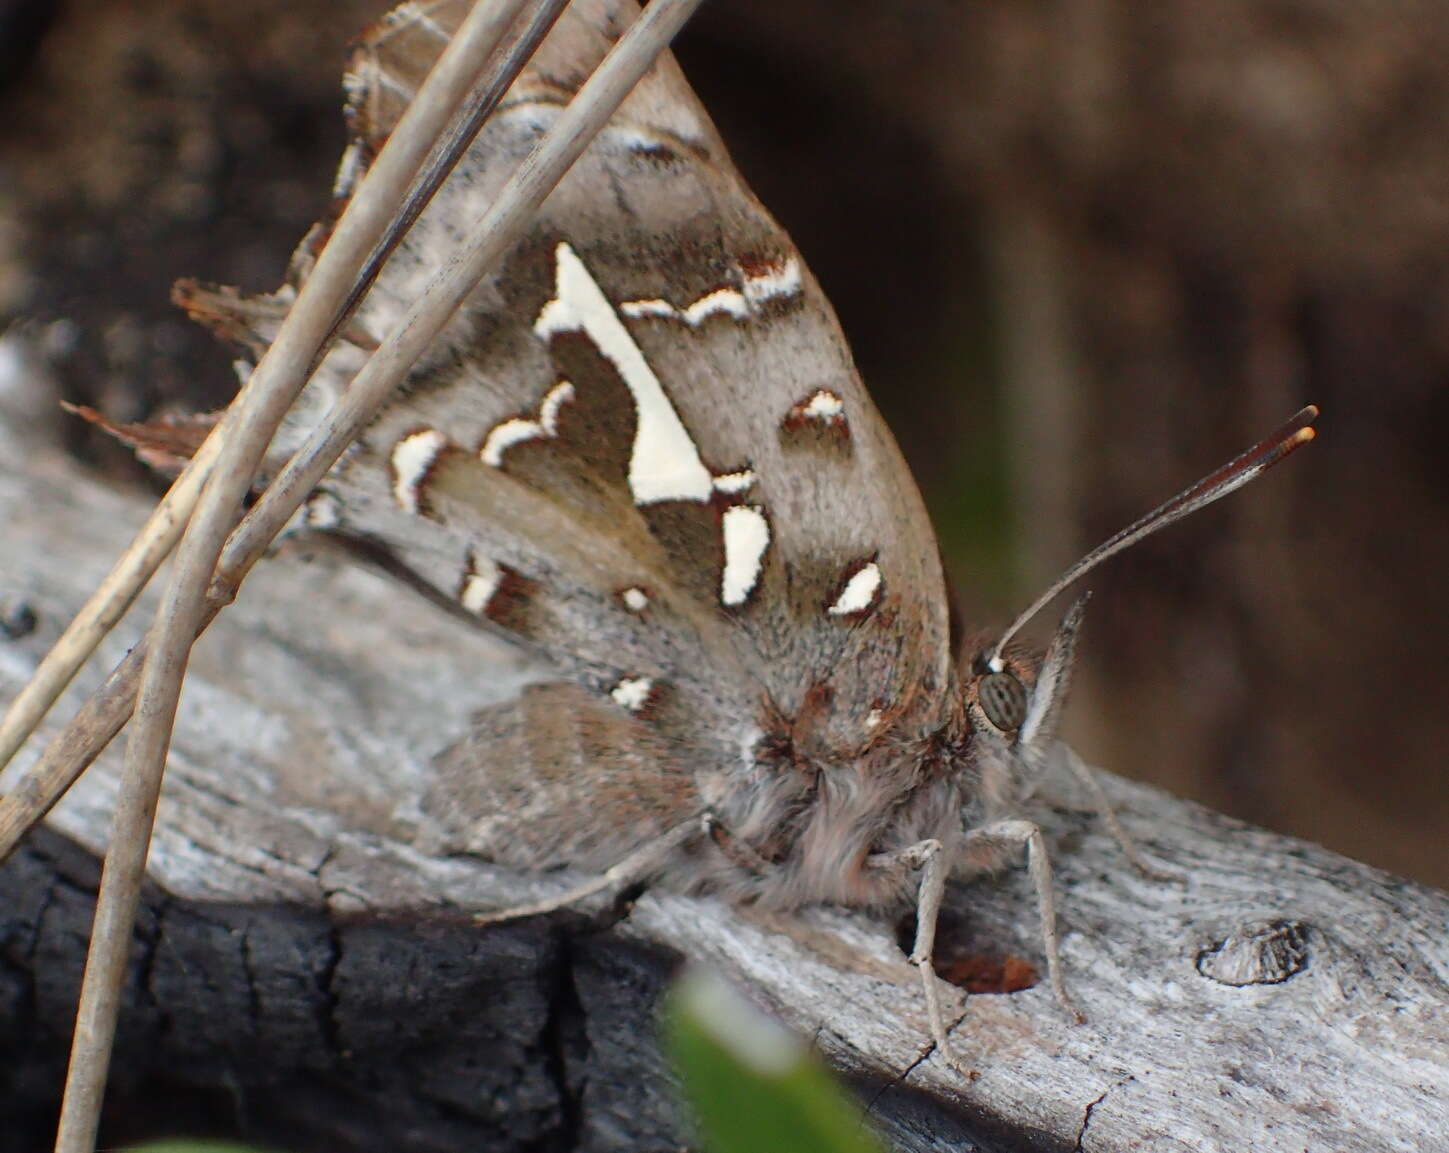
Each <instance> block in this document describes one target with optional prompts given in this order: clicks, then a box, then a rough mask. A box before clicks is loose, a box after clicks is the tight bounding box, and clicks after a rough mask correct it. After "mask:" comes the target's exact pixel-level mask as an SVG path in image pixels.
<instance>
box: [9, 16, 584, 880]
mask: <svg viewBox="0 0 1449 1153" xmlns="http://www.w3.org/2000/svg"><path fill="white" fill-rule="evenodd" d="M566 3H567V0H547V3H546V4H543V5H540V7H539V9H538V10H537V11H536V12H534V13H533V14H532V15H530V17H529V20H528V24H527V25H526V27H525V28H524V30H523V32H522V33H521V34H519V35H518V36H517V37H516V38H515V39H514V40H513V41H512V43H511V44H510V45H509V47H508V49H507V51H506V52H505V54H504V55H503V56H502V57H501V58H500V59H499V60H498V61H497V62H496V63H495V64H494V66H492V67H489V68H485V69H484V70H483V72H482V74H481V76H480V77H479V79H478V80H477V82H476V84H475V85H474V88H473V90H472V91H471V92H470V93H469V94H468V98H467V101H466V104H467V106H466V107H465V108H464V109H463V110H462V112H461V113H460V114H459V115H458V116H457V117H456V118H455V122H454V123H453V124H452V125H450V126H449V128H448V129H447V132H446V135H445V138H444V140H445V143H444V147H442V148H441V149H438V150H435V151H434V152H433V153H432V154H431V155H430V156H428V159H427V164H426V166H425V167H424V168H423V171H422V175H421V176H419V177H418V178H417V179H416V181H415V182H414V184H413V185H412V187H411V189H410V190H409V191H408V193H407V195H406V196H405V198H404V200H403V203H402V207H401V208H400V209H398V210H396V211H395V212H394V215H393V218H392V219H391V220H390V221H389V223H388V228H387V230H386V231H385V232H384V233H383V235H382V238H381V239H380V240H379V241H377V243H376V244H375V245H374V246H373V248H372V251H371V252H370V253H369V254H368V255H367V258H366V260H365V261H363V262H361V265H360V271H359V272H358V273H357V274H356V276H355V277H354V281H353V284H352V286H351V288H350V289H349V291H348V294H347V297H346V302H345V304H344V307H343V310H342V312H341V314H340V315H339V318H338V320H337V322H336V323H335V324H334V325H333V326H332V329H331V332H330V333H329V340H330V339H331V337H332V336H334V335H335V334H336V333H337V332H338V331H339V330H340V329H341V328H342V327H343V326H344V325H345V324H346V322H347V320H348V319H349V318H350V316H351V315H352V313H353V312H354V311H355V310H356V308H357V305H358V303H359V302H360V301H361V299H362V297H363V295H364V294H365V292H366V290H367V288H368V287H370V286H371V284H372V281H373V280H374V279H375V278H376V276H377V272H378V269H379V268H380V267H381V265H382V263H383V261H384V260H386V258H387V256H388V254H389V253H391V251H392V250H393V248H395V247H396V246H397V243H398V241H399V240H400V239H401V237H402V235H403V232H404V229H403V228H402V227H400V223H399V222H400V221H411V220H413V219H416V217H417V215H418V213H419V212H420V211H421V209H422V206H423V205H424V204H425V203H426V201H427V200H428V199H429V198H431V196H432V194H433V192H435V191H436V190H437V188H438V186H439V185H440V184H441V183H442V180H443V178H444V177H446V175H447V173H448V172H449V171H451V170H452V167H453V166H454V165H455V164H456V163H457V161H458V159H459V158H460V157H461V156H462V154H463V152H464V151H466V149H467V147H468V144H469V143H470V142H471V139H472V137H471V135H468V133H469V132H471V133H474V134H476V132H477V129H478V125H479V123H480V121H481V115H482V113H483V112H485V111H488V110H491V109H492V108H494V107H496V105H497V103H498V100H499V99H500V98H501V97H502V95H503V93H504V92H506V91H507V89H508V87H509V85H510V84H512V82H513V80H514V79H515V78H516V77H517V75H518V73H519V72H520V71H521V70H522V67H523V64H524V63H525V62H526V60H527V59H528V57H529V56H531V55H532V53H533V50H534V48H536V47H537V45H538V43H539V42H540V41H541V40H542V39H543V37H544V36H545V35H546V34H547V33H548V30H549V28H550V27H552V25H553V23H554V21H555V20H556V19H557V18H558V14H559V13H560V12H561V11H562V10H563V8H564V7H565V6H566ZM516 7H517V0H516V2H515V3H514V5H513V9H512V10H515V11H516ZM508 15H510V10H504V11H502V12H501V13H495V14H494V15H493V17H491V18H490V22H489V26H490V28H491V27H493V26H495V25H496V24H497V23H498V22H499V21H500V20H504V21H505V22H506V17H507V16H508ZM468 27H469V26H468V24H466V23H465V24H464V25H463V26H462V27H460V29H459V33H460V34H463V33H466V32H467V31H468ZM454 42H455V43H462V44H464V45H465V47H466V45H467V39H466V37H463V38H461V39H460V36H458V35H455V37H454ZM474 51H478V49H477V48H476V47H475V48H474ZM474 71H475V72H476V71H477V69H476V67H475V68H474ZM444 77H445V79H446V80H447V82H448V84H449V87H450V88H451V87H453V86H454V85H455V84H456V83H457V82H458V80H454V79H448V78H447V74H446V73H445V74H444ZM458 79H459V80H460V79H461V78H458ZM460 126H461V127H460ZM429 127H431V124H425V125H424V126H423V128H422V129H421V130H420V131H427V130H428V128H429ZM394 135H396V132H395V133H394ZM415 143H417V144H419V145H420V144H421V141H417V142H415ZM414 151H421V148H420V147H419V148H417V149H415V150H414ZM408 159H412V157H411V156H409V157H408ZM380 163H381V157H380V158H379V164H380ZM377 167H378V166H377V165H374V170H377ZM369 175H370V174H369ZM383 176H384V178H386V177H387V172H386V171H385V170H384V171H383ZM340 229H341V225H340V224H339V230H340ZM343 239H344V240H345V239H346V237H345V234H344V235H343ZM337 242H338V241H337V240H336V239H335V238H334V241H333V243H334V244H335V243H337ZM356 243H357V246H359V247H360V246H361V245H362V244H363V243H364V239H363V238H362V237H359V238H358V239H357V242H356ZM319 356H320V352H319ZM315 359H316V358H314V360H315ZM229 423H230V422H228V424H229ZM219 433H220V430H214V431H213V433H212V435H211V436H210V437H208V439H207V442H206V444H205V445H204V446H203V451H205V452H207V453H208V454H209V455H210V454H214V453H215V452H216V451H219V449H220V441H219V439H218V435H219ZM193 470H194V466H193V468H192V469H188V473H191V474H192V476H193V479H192V480H191V481H187V480H186V478H185V477H184V476H183V478H181V479H179V480H178V481H177V482H176V484H175V485H173V486H172V491H171V492H170V493H168V494H167V496H166V498H165V500H164V501H163V505H162V508H158V510H157V512H156V513H155V514H153V516H152V518H151V521H149V522H148V523H147V526H146V528H144V529H143V530H142V533H141V534H140V537H138V541H137V542H133V544H132V545H131V547H130V549H128V551H127V554H126V556H125V557H123V558H122V560H121V561H120V562H119V563H118V564H117V565H116V567H115V568H114V569H113V570H112V572H111V574H110V575H109V576H108V577H107V578H106V580H105V582H103V584H102V588H101V590H100V591H98V592H97V593H96V595H95V596H94V597H92V598H91V601H90V602H89V603H88V604H87V606H86V609H85V610H83V611H82V613H81V617H84V616H86V615H87V614H88V613H94V615H95V617H96V618H97V619H98V620H104V621H105V622H106V623H105V625H104V627H86V628H85V632H84V636H83V639H82V638H81V636H79V635H78V636H77V637H76V639H75V640H74V642H73V643H66V642H67V640H68V638H69V637H70V635H71V633H72V632H73V631H78V630H77V626H76V625H74V624H73V625H72V626H71V628H70V629H68V630H67V633H66V635H65V636H64V637H62V638H61V642H60V643H58V644H57V649H59V648H60V647H61V645H65V653H64V655H63V656H56V654H55V653H54V652H52V653H51V654H50V655H47V657H46V658H45V661H43V662H42V664H41V667H40V668H39V669H38V670H37V672H36V674H35V677H34V678H32V682H31V684H39V685H42V686H43V687H40V688H32V687H31V684H28V685H27V686H26V688H25V690H23V691H22V694H21V697H17V700H16V703H15V705H14V706H13V707H12V709H11V715H7V717H6V719H5V723H4V726H3V727H0V733H3V734H4V735H5V738H6V740H7V742H8V741H10V740H12V739H13V741H14V742H15V745H16V748H18V747H19V745H20V744H21V743H23V742H24V740H25V739H26V738H27V737H28V736H29V734H30V733H31V732H32V731H34V729H35V727H36V726H37V725H38V724H39V722H40V720H41V719H42V718H43V716H44V714H45V711H46V710H47V709H48V708H49V707H50V705H51V704H53V703H54V699H55V694H57V693H58V692H59V691H60V689H61V688H63V687H64V683H65V682H68V681H69V679H70V678H71V677H73V676H74V674H75V671H76V669H77V668H79V666H80V665H81V664H83V663H84V662H85V660H86V659H87V658H89V656H90V655H91V653H93V652H94V651H95V648H96V646H97V645H98V644H99V643H100V640H101V639H102V638H103V637H104V635H105V634H106V632H108V631H109V629H110V628H111V627H113V626H114V624H115V622H116V621H118V620H119V619H120V618H121V616H122V615H123V614H124V612H125V610H126V608H127V606H128V605H129V604H130V602H131V601H132V600H134V598H135V596H136V595H137V594H138V593H139V591H140V590H141V588H143V587H144V586H145V584H146V582H147V581H149V580H150V578H151V577H152V575H154V573H155V571H156V568H157V567H159V565H160V562H161V561H162V560H164V559H165V556H166V555H167V554H168V553H169V552H170V550H171V549H172V548H173V547H175V543H176V541H177V540H178V539H180V535H181V533H182V532H183V531H184V525H185V522H186V521H187V520H188V519H189V518H190V516H191V511H192V508H193V507H194V505H195V503H196V499H197V497H198V495H199V493H200V480H201V477H200V475H199V474H197V473H194V471H193ZM183 484H184V485H185V489H186V491H182V492H180V493H178V492H177V489H178V488H181V487H182V486H183ZM168 505H169V506H170V513H169V514H167V519H171V518H173V517H174V522H175V523H174V526H173V528H174V531H173V532H172V533H171V534H170V535H169V537H168V538H166V539H165V541H164V547H163V544H162V542H160V541H158V542H157V543H156V544H155V546H154V547H153V548H150V549H149V550H148V551H147V552H146V553H145V557H144V563H136V564H132V563H130V561H131V558H132V557H133V555H135V554H137V552H138V549H140V548H141V547H142V546H141V544H140V541H141V540H142V539H145V538H147V537H148V534H149V533H150V530H151V529H152V527H153V525H154V524H155V523H156V522H157V521H158V519H160V518H162V516H163V510H165V508H166V506H168ZM211 615H214V610H212V611H211ZM211 615H208V616H207V622H208V623H209V622H210V620H211ZM77 620H78V621H79V620H80V618H79V617H78V618H77ZM203 627H204V626H203ZM144 646H145V642H144V640H143V641H142V642H141V648H140V652H141V653H142V655H144V653H145V651H146V650H145V647H144ZM47 665H50V666H51V668H50V669H49V670H47ZM138 667H139V666H138V665H137V664H136V663H135V662H134V661H130V660H129V659H128V660H127V661H125V662H122V665H120V666H118V668H117V669H116V670H115V671H113V673H112V675H111V676H110V677H109V678H108V679H107V681H106V683H105V686H104V687H103V689H102V690H101V691H102V692H108V691H110V690H112V689H113V688H114V687H115V686H117V685H129V686H130V687H129V688H127V689H126V692H127V703H126V708H125V711H124V712H123V713H121V714H119V716H118V715H117V714H116V713H115V711H114V710H113V709H90V710H87V711H86V713H85V715H84V716H82V715H79V714H78V715H77V717H76V718H75V719H74V720H73V721H72V722H71V724H70V725H69V726H68V728H67V730H66V732H65V734H64V736H63V737H62V738H61V739H60V740H58V741H57V742H56V743H55V744H53V745H52V746H51V747H50V748H48V749H47V750H46V751H45V753H44V754H42V756H41V757H40V758H39V759H38V760H37V761H36V762H35V763H34V764H33V765H31V766H30V767H29V768H28V769H27V770H26V772H25V774H24V776H23V777H22V778H21V780H20V781H19V782H18V783H17V784H16V785H15V787H14V788H12V789H11V791H10V792H9V794H8V795H6V796H4V797H0V860H4V859H5V857H6V856H8V855H9V853H10V852H11V851H12V850H13V849H14V847H15V845H16V844H18V843H19V841H20V839H21V838H22V837H23V836H24V835H25V834H26V833H27V832H28V831H29V830H30V829H31V828H33V827H34V826H35V825H36V823H38V822H39V821H40V820H41V819H42V818H43V817H44V816H45V814H46V813H48V812H49V811H50V810H51V808H52V807H53V806H54V805H55V803H56V802H57V801H59V800H60V798H61V797H62V796H64V795H65V792H66V790H68V789H69V788H70V787H71V785H73V784H74V783H75V781H76V779H77V778H78V777H79V776H80V774H81V773H82V772H84V771H85V769H86V768H87V767H88V766H89V765H90V763H91V762H92V761H93V760H94V759H95V757H96V756H98V755H99V754H100V751H101V749H103V748H105V746H106V745H107V744H109V743H110V741H111V740H112V739H114V737H115V735H116V733H117V732H119V731H120V727H121V726H123V725H124V724H125V722H126V720H127V719H128V718H129V716H130V700H131V698H132V697H134V691H135V690H134V676H135V669H137V668H138ZM125 669H130V670H132V671H131V672H129V673H123V670H125ZM62 677H64V680H61V678H62ZM57 682H60V684H59V688H54V689H52V686H53V685H55V684H56V683H57ZM27 696H28V697H29V698H30V700H28V701H26V702H25V703H24V705H23V706H22V703H21V698H22V697H27ZM47 697H48V699H43V698H47ZM12 716H14V717H15V721H14V724H13V727H12V723H11V718H12ZM102 718H104V719H102ZM3 747H4V746H3V745H0V748H3ZM9 755H13V751H12V752H11V753H10V754H9ZM5 759H6V758H5V757H0V766H3V764H4V761H5Z"/></svg>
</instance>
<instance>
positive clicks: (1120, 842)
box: [1062, 746, 1187, 884]
mask: <svg viewBox="0 0 1449 1153" xmlns="http://www.w3.org/2000/svg"><path fill="white" fill-rule="evenodd" d="M1062 752H1063V754H1064V755H1065V756H1066V759H1067V767H1068V768H1070V769H1071V770H1072V775H1073V776H1075V777H1076V778H1077V780H1078V781H1080V782H1081V783H1082V787H1083V788H1085V789H1086V790H1087V795H1088V796H1090V797H1091V798H1092V807H1093V808H1094V809H1095V810H1096V813H1097V818H1098V819H1099V820H1100V821H1101V822H1102V823H1103V824H1104V825H1106V826H1107V831H1108V832H1109V833H1111V834H1112V839H1113V840H1115V841H1116V842H1117V846H1118V848H1120V849H1121V850H1122V855H1123V856H1124V857H1126V858H1127V860H1128V862H1129V863H1130V864H1131V865H1132V867H1133V868H1134V869H1136V870H1137V871H1138V872H1139V873H1141V874H1142V875H1143V876H1144V877H1149V878H1151V879H1152V880H1154V881H1173V882H1176V883H1177V884H1183V883H1184V882H1186V880H1187V877H1186V876H1184V875H1183V874H1182V873H1180V872H1178V871H1177V870H1176V869H1164V868H1162V867H1161V866H1160V865H1155V864H1153V863H1152V862H1151V861H1149V860H1148V859H1147V858H1146V856H1144V855H1143V853H1142V850H1141V849H1139V848H1138V847H1137V842H1136V841H1134V840H1133V839H1132V834H1131V833H1129V832H1128V831H1127V830H1126V828H1124V827H1123V825H1122V822H1121V820H1120V819H1119V818H1118V816H1117V810H1116V809H1114V808H1113V807H1112V801H1111V799H1110V798H1109V797H1108V796H1107V792H1106V790H1105V789H1103V788H1102V782H1101V781H1099V780H1098V779H1097V774H1096V773H1094V772H1093V771H1092V768H1091V766H1090V765H1088V764H1087V762H1086V761H1084V760H1082V758H1081V757H1079V756H1077V754H1076V753H1075V752H1073V751H1072V750H1071V749H1069V748H1066V746H1062Z"/></svg>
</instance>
